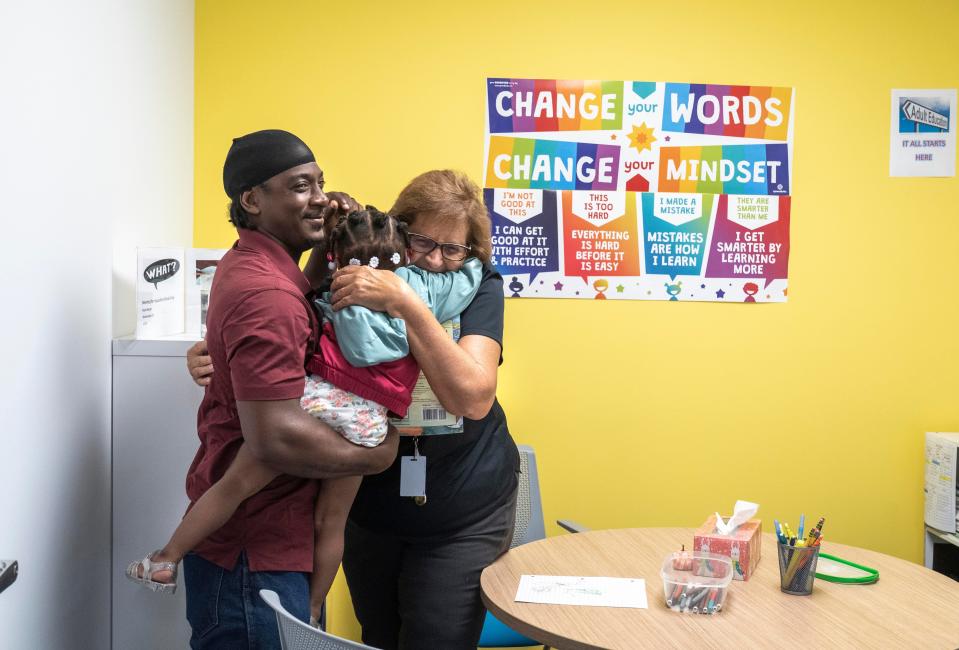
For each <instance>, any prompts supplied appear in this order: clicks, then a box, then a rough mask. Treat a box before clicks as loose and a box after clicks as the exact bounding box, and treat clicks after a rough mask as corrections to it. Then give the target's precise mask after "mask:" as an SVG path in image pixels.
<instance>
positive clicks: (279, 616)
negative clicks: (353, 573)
mask: <svg viewBox="0 0 959 650" xmlns="http://www.w3.org/2000/svg"><path fill="white" fill-rule="evenodd" d="M260 598H262V599H263V601H264V602H265V603H266V604H267V605H269V606H270V607H272V608H273V611H274V612H276V625H277V627H278V628H279V630H280V647H281V648H283V650H351V649H355V648H366V650H376V649H375V648H373V647H372V646H368V645H363V644H362V643H356V642H355V641H349V640H348V639H341V638H340V637H338V636H335V635H333V634H329V633H327V632H324V631H323V630H318V629H316V628H315V627H310V626H309V625H307V624H306V623H304V622H303V621H301V620H300V619H298V618H296V617H295V616H293V615H292V614H290V613H289V612H288V611H286V609H285V608H284V607H283V604H282V603H281V602H280V597H279V596H278V595H277V593H276V592H275V591H271V590H269V589H260Z"/></svg>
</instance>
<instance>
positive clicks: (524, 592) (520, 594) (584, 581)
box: [516, 575, 648, 609]
mask: <svg viewBox="0 0 959 650" xmlns="http://www.w3.org/2000/svg"><path fill="white" fill-rule="evenodd" d="M516 601H517V602H521V603H545V604H549V605H585V606H588V607H631V608H634V609H647V608H648V604H647V601H646V581H645V580H644V579H642V578H602V577H585V576H534V575H523V576H520V579H519V588H518V589H517V590H516Z"/></svg>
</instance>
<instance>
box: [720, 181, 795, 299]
mask: <svg viewBox="0 0 959 650" xmlns="http://www.w3.org/2000/svg"><path fill="white" fill-rule="evenodd" d="M790 204H791V197H788V196H778V197H777V196H736V197H733V196H728V195H725V194H724V195H722V196H720V197H719V204H718V207H717V210H716V225H715V227H714V228H713V239H712V242H711V243H710V249H709V260H708V261H707V263H706V277H707V278H749V279H758V278H763V279H765V282H764V284H763V288H764V289H765V288H766V287H768V286H769V283H770V282H772V281H773V280H778V279H784V278H786V277H788V272H789V211H790Z"/></svg>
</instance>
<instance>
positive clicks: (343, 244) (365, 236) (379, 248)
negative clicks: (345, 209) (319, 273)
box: [330, 205, 409, 271]
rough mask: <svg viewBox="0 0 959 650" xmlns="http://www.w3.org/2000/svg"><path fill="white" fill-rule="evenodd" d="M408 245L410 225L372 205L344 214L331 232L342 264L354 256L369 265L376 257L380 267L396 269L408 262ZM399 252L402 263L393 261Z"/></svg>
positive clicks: (377, 266)
mask: <svg viewBox="0 0 959 650" xmlns="http://www.w3.org/2000/svg"><path fill="white" fill-rule="evenodd" d="M408 246H409V238H408V236H407V233H406V224H405V223H403V222H402V221H397V220H396V219H395V218H393V217H391V216H390V215H388V214H386V213H385V212H380V211H379V210H377V209H376V208H375V207H373V206H372V205H368V206H366V209H365V210H357V211H355V212H351V213H350V214H348V215H346V216H345V217H340V220H339V221H338V222H337V224H336V226H334V227H333V232H332V233H331V235H330V251H331V252H332V253H333V257H334V258H335V259H336V261H337V263H338V264H339V265H340V266H341V267H342V266H346V265H348V264H349V263H350V260H351V259H357V260H359V261H360V264H363V265H364V266H365V265H369V263H370V260H371V259H372V258H374V257H375V258H377V260H378V262H379V263H378V264H377V265H376V268H379V269H385V270H388V271H392V270H394V269H396V268H397V267H399V266H402V265H404V264H405V263H406V249H407V247H408ZM396 253H398V254H399V262H394V261H393V256H394V254H396Z"/></svg>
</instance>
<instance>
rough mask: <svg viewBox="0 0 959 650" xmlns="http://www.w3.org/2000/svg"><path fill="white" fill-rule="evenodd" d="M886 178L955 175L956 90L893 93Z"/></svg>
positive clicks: (899, 91)
mask: <svg viewBox="0 0 959 650" xmlns="http://www.w3.org/2000/svg"><path fill="white" fill-rule="evenodd" d="M890 116H891V117H890V121H889V175H890V176H955V175H956V89H955V88H949V89H942V90H893V91H892V107H891V110H890Z"/></svg>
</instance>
